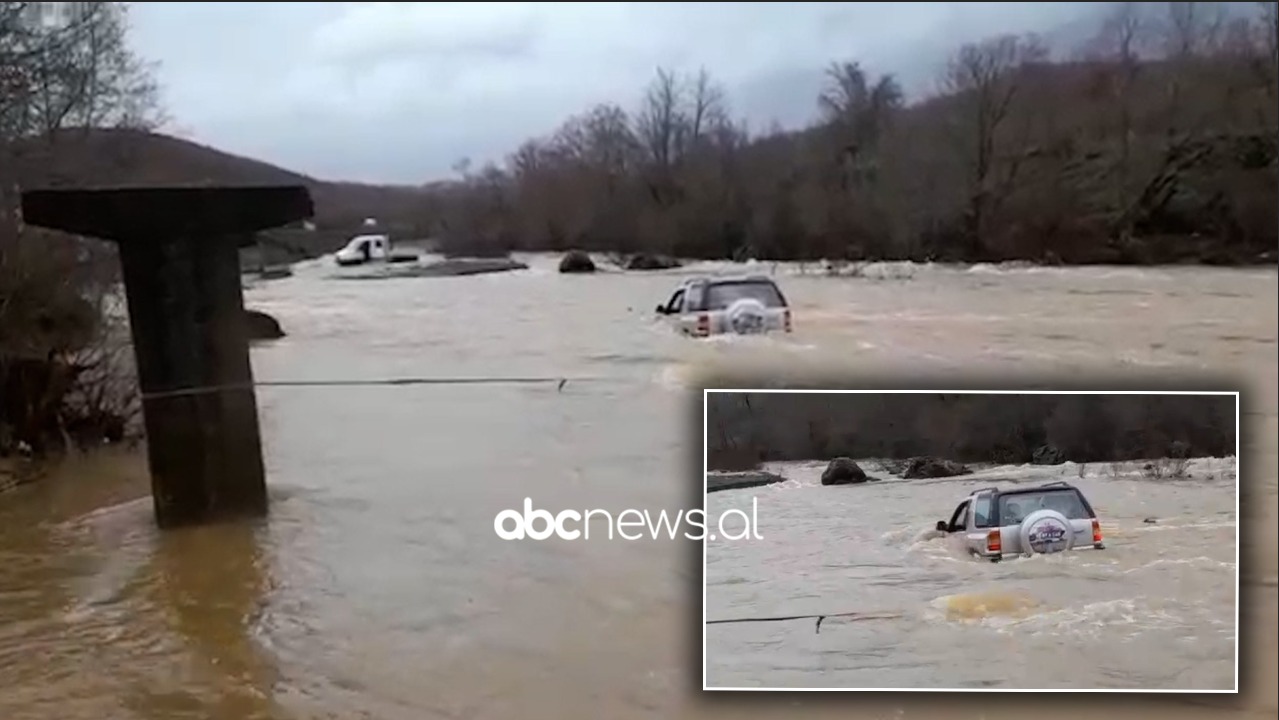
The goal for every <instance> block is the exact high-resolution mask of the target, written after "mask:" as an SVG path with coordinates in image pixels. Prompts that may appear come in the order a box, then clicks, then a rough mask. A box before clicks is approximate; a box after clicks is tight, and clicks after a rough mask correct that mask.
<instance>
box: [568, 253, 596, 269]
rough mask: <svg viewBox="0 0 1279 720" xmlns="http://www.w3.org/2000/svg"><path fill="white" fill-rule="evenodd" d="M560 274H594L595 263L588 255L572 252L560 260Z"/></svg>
mask: <svg viewBox="0 0 1279 720" xmlns="http://www.w3.org/2000/svg"><path fill="white" fill-rule="evenodd" d="M560 272H562V273H593V272H595V261H594V260H592V259H591V256H590V255H587V254H586V253H584V252H582V251H581V250H572V251H570V252H568V253H566V254H565V255H564V257H563V258H560Z"/></svg>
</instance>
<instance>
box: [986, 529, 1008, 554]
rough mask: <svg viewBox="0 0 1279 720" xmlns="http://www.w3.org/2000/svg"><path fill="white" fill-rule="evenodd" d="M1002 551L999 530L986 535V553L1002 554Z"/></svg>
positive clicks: (1002, 545)
mask: <svg viewBox="0 0 1279 720" xmlns="http://www.w3.org/2000/svg"><path fill="white" fill-rule="evenodd" d="M1003 550H1004V542H1003V538H1002V537H1000V535H999V530H998V529H995V530H991V531H990V532H988V533H986V552H988V553H997V552H1003Z"/></svg>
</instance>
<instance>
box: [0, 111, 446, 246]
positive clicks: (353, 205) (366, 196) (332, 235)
mask: <svg viewBox="0 0 1279 720" xmlns="http://www.w3.org/2000/svg"><path fill="white" fill-rule="evenodd" d="M11 158H12V165H11V167H10V168H8V169H7V170H9V171H10V172H12V173H13V174H14V176H15V179H16V180H17V182H18V183H19V185H20V186H21V187H23V188H27V189H30V188H50V187H70V186H111V185H171V184H182V185H190V184H196V185H203V184H209V185H213V184H226V185H281V184H286V185H291V184H300V185H305V186H306V187H307V188H309V189H310V191H311V196H312V199H313V200H314V202H315V218H314V222H315V224H316V226H317V228H318V230H319V233H320V235H322V236H323V237H324V238H325V240H324V241H323V242H322V244H324V245H332V244H333V242H338V241H340V238H343V237H345V235H346V234H348V233H349V232H351V231H353V230H354V229H355V228H358V227H359V226H360V223H361V222H362V221H363V220H364V219H365V218H368V217H373V218H377V219H378V220H379V222H380V223H381V224H383V225H384V226H386V227H388V228H390V229H392V230H393V231H396V232H398V233H403V234H417V233H419V232H424V231H425V225H426V222H425V221H426V219H427V218H426V214H425V204H426V202H427V199H428V195H427V193H426V191H425V190H423V189H418V188H413V187H394V186H378V185H362V184H358V183H341V182H328V181H323V180H317V179H315V178H312V177H309V176H307V175H303V174H301V173H297V172H293V171H291V170H286V169H284V168H281V167H277V166H275V165H271V164H270V163H265V162H262V161H260V160H253V159H251V158H246V157H241V156H238V155H233V154H230V153H225V152H222V151H220V150H216V149H214V148H211V147H208V146H205V145H201V144H199V143H195V142H190V141H188V140H182V139H179V138H175V137H171V136H168V135H162V134H158V133H149V132H142V131H135V130H87V131H86V130H79V129H77V130H65V131H62V132H60V133H58V134H57V135H56V136H55V137H54V138H53V139H52V141H48V140H40V141H27V142H24V143H21V144H19V145H17V146H16V147H14V148H12V155H11ZM6 174H10V173H9V172H6ZM325 249H332V248H325Z"/></svg>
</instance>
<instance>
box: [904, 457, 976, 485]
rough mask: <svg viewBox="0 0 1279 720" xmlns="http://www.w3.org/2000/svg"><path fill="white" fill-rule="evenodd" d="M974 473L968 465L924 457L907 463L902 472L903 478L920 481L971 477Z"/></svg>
mask: <svg viewBox="0 0 1279 720" xmlns="http://www.w3.org/2000/svg"><path fill="white" fill-rule="evenodd" d="M972 472H973V471H972V470H970V469H969V468H968V467H967V466H966V465H964V464H963V463H958V462H955V461H954V460H946V459H944V458H936V457H928V456H923V457H913V458H911V459H910V460H908V461H906V467H905V468H904V469H903V470H902V473H901V476H902V477H903V478H905V479H907V480H920V479H925V478H946V477H956V476H958V475H971V474H972Z"/></svg>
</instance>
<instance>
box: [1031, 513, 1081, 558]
mask: <svg viewBox="0 0 1279 720" xmlns="http://www.w3.org/2000/svg"><path fill="white" fill-rule="evenodd" d="M1019 535H1020V537H1019V538H1018V539H1019V540H1021V548H1022V552H1025V553H1027V554H1035V553H1039V554H1044V555H1047V554H1051V553H1059V552H1064V551H1066V550H1069V549H1070V548H1071V547H1072V546H1073V545H1074V543H1075V531H1074V529H1073V528H1072V527H1071V526H1070V521H1069V520H1067V519H1066V516H1065V515H1062V514H1061V513H1059V512H1057V511H1056V510H1036V511H1035V512H1033V513H1031V514H1029V515H1027V516H1026V519H1025V520H1022V522H1021V530H1020V533H1019Z"/></svg>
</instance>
